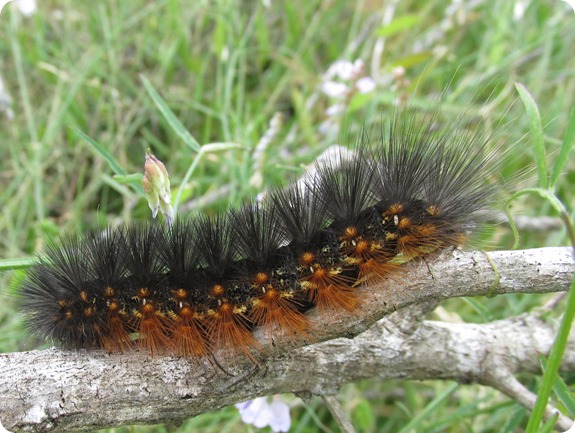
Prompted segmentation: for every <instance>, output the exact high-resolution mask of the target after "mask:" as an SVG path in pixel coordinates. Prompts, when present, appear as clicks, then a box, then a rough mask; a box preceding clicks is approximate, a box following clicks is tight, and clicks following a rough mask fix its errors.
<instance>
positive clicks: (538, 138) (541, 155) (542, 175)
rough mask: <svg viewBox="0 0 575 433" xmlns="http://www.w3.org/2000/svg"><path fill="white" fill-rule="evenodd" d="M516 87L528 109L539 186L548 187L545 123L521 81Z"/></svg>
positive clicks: (526, 109)
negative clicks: (544, 137)
mask: <svg viewBox="0 0 575 433" xmlns="http://www.w3.org/2000/svg"><path fill="white" fill-rule="evenodd" d="M515 88H516V89H517V92H519V96H520V97H521V101H522V102H523V105H524V106H525V111H527V116H528V117H529V123H530V125H531V136H532V137H533V152H534V154H535V162H536V163H537V174H538V176H539V186H540V187H541V188H548V186H549V181H548V179H547V162H546V160H545V145H544V142H543V125H542V124H541V115H540V114H539V109H538V108H537V103H536V102H535V100H534V99H533V97H532V96H531V94H530V93H529V91H528V90H527V88H526V87H525V86H524V85H523V84H521V83H515Z"/></svg>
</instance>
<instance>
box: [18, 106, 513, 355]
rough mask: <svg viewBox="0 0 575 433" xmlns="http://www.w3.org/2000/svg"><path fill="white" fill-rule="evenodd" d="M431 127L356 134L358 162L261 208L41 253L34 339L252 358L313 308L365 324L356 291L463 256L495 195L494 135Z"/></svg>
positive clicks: (404, 120)
mask: <svg viewBox="0 0 575 433" xmlns="http://www.w3.org/2000/svg"><path fill="white" fill-rule="evenodd" d="M429 117H430V118H428V119H426V120H419V119H417V118H416V117H415V116H410V115H395V116H394V117H393V118H392V120H391V122H390V123H391V124H390V126H389V128H388V129H387V131H384V132H383V133H382V138H381V139H378V140H376V143H375V144H373V145H372V144H371V143H370V142H371V140H370V137H369V134H365V133H364V134H362V136H361V138H360V139H359V140H358V143H357V144H356V145H355V147H354V149H353V151H354V152H353V157H352V158H349V159H347V158H344V157H343V156H341V155H340V156H339V157H336V158H334V159H332V160H331V161H323V162H322V163H316V165H315V167H314V170H313V174H310V175H309V176H307V177H305V178H304V179H303V180H300V181H299V182H293V183H290V184H288V185H287V186H284V187H277V188H275V189H273V190H272V191H270V192H269V193H268V194H267V195H266V196H265V197H264V198H263V199H262V200H260V201H254V202H251V203H247V204H245V205H243V206H240V207H238V208H232V209H230V210H228V211H226V212H223V213H218V214H215V215H206V214H202V213H200V214H196V215H192V216H188V217H179V219H177V220H176V221H175V223H174V224H173V225H172V226H171V227H169V228H168V227H164V226H161V225H159V224H157V223H147V224H140V225H138V224H131V225H125V226H121V227H119V228H108V229H105V230H104V231H101V232H92V233H88V234H86V235H84V236H82V237H81V238H79V239H67V240H64V241H63V242H62V245H60V246H51V247H49V248H47V250H46V251H45V252H44V253H43V254H42V255H41V256H40V257H39V261H38V263H37V264H36V265H34V266H33V267H32V268H31V269H30V270H29V272H28V274H27V277H26V279H25V282H24V285H23V290H22V308H23V311H24V313H25V315H26V317H27V324H28V328H29V331H30V332H31V333H32V334H33V335H35V336H36V337H38V338H39V339H41V340H51V341H53V342H56V343H59V344H60V345H61V346H63V347H64V348H69V349H80V348H86V349H98V348H99V349H103V350H106V351H109V352H125V351H129V350H134V349H136V350H142V351H147V352H149V353H150V354H152V355H176V356H184V357H190V358H204V357H207V356H213V355H214V354H217V353H220V352H222V351H227V352H231V353H233V354H239V355H242V356H245V357H247V358H249V359H252V360H253V359H254V358H253V355H252V351H253V349H254V348H255V347H257V345H258V343H257V342H256V339H255V338H254V336H253V331H254V329H255V328H261V329H262V330H263V331H264V333H265V334H266V335H268V336H269V339H270V341H271V343H272V344H282V343H284V342H286V343H289V342H290V341H293V340H295V339H297V338H300V337H301V336H306V334H307V331H308V320H307V314H306V313H307V312H308V311H309V310H310V309H312V308H315V309H316V310H318V312H319V314H324V315H329V314H330V312H333V311H337V310H345V311H358V312H360V311H361V292H362V290H372V287H374V285H375V284H378V283H380V284H383V285H385V284H388V285H394V284H397V281H396V277H397V276H398V275H401V273H402V268H403V267H404V264H405V263H406V262H409V261H413V260H420V259H422V258H425V257H428V256H430V255H432V254H435V253H436V252H438V251H443V250H445V249H448V248H453V247H459V246H461V245H462V244H463V243H464V242H465V240H466V239H467V238H468V237H469V236H470V234H471V233H473V232H474V231H475V230H476V229H477V227H478V226H479V225H480V223H481V222H482V220H483V218H484V216H485V215H486V212H488V210H489V209H490V207H491V204H492V202H493V201H494V197H496V195H497V192H498V189H499V188H500V186H498V184H497V183H496V182H493V181H492V180H493V179H494V178H497V177H498V170H499V167H500V164H501V161H502V159H503V157H502V155H501V146H499V145H498V144H497V143H494V140H493V138H492V136H491V135H489V134H487V133H481V132H476V131H469V130H466V129H464V128H462V126H463V125H462V124H461V122H452V123H450V124H448V127H447V128H437V124H438V123H440V121H439V115H438V114H437V113H432V115H431V116H429ZM405 277H406V276H402V277H401V278H405ZM309 337H310V338H311V339H312V340H313V336H309Z"/></svg>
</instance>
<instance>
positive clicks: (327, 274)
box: [301, 263, 358, 313]
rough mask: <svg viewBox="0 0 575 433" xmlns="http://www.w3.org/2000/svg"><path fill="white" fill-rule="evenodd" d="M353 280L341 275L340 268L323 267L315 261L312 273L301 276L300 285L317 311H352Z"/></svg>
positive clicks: (353, 304) (354, 294)
mask: <svg viewBox="0 0 575 433" xmlns="http://www.w3.org/2000/svg"><path fill="white" fill-rule="evenodd" d="M353 282H354V280H353V279H352V278H348V277H346V276H344V275H342V274H341V270H340V269H330V268H324V267H321V266H320V265H319V264H317V263H316V264H315V265H313V267H312V273H311V274H310V275H307V276H305V277H303V281H302V282H301V285H302V287H303V289H304V290H305V291H306V293H307V296H308V298H309V300H310V301H311V302H313V303H314V304H316V305H317V307H318V309H319V311H321V312H322V313H328V312H329V311H333V310H339V309H344V310H347V311H352V310H354V309H355V308H356V307H357V304H358V298H357V294H356V293H355V290H354V289H353V287H352V286H351V285H352V284H353Z"/></svg>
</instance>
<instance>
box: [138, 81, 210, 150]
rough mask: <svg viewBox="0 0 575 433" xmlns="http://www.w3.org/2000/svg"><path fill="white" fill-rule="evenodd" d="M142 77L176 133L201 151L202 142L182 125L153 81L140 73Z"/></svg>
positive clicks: (192, 147)
mask: <svg viewBox="0 0 575 433" xmlns="http://www.w3.org/2000/svg"><path fill="white" fill-rule="evenodd" d="M140 79H141V80H142V83H144V87H145V88H146V90H147V91H148V94H149V95H150V97H151V98H152V100H153V101H154V104H156V107H158V110H160V113H162V114H163V116H164V118H165V119H166V121H167V122H168V124H169V125H170V126H171V127H172V129H173V130H174V131H175V133H176V134H178V136H179V137H180V138H181V139H182V140H184V143H186V145H187V146H188V147H189V148H190V149H192V150H193V151H194V152H199V151H200V147H201V146H200V143H198V141H197V140H196V139H195V138H194V137H193V136H192V135H191V134H190V133H189V132H188V130H187V129H186V128H185V127H184V125H182V122H180V120H179V119H178V118H177V117H176V115H175V114H174V112H173V111H172V110H170V107H168V105H167V104H166V102H165V101H164V100H163V99H162V97H161V96H160V94H159V93H158V92H157V91H156V89H154V87H153V86H152V83H150V82H149V81H148V79H147V78H146V77H145V76H143V75H140Z"/></svg>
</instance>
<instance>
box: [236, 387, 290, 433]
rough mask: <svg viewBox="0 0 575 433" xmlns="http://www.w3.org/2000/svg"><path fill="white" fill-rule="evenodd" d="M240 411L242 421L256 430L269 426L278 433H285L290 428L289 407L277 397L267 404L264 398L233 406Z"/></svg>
mask: <svg viewBox="0 0 575 433" xmlns="http://www.w3.org/2000/svg"><path fill="white" fill-rule="evenodd" d="M235 406H236V408H237V409H238V410H239V411H240V416H241V417H242V421H243V422H244V423H246V424H253V425H254V426H255V427H257V428H263V427H266V426H268V425H269V426H270V427H271V429H272V430H273V431H274V432H276V433H278V432H287V431H288V430H289V428H290V426H291V419H290V414H289V406H288V405H287V404H285V403H284V402H283V401H282V400H281V398H280V397H279V396H275V397H274V400H273V401H272V403H271V404H270V403H268V400H267V398H266V397H260V398H256V399H255V400H250V401H245V402H243V403H238V404H236V405H235Z"/></svg>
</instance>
